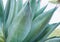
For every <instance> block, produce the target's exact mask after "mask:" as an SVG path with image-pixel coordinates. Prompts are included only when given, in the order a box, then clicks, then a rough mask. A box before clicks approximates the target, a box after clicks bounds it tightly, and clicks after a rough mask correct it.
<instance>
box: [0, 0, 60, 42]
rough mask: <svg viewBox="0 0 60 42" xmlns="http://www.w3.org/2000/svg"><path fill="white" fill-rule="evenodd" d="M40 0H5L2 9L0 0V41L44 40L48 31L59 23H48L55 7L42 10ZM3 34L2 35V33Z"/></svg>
mask: <svg viewBox="0 0 60 42" xmlns="http://www.w3.org/2000/svg"><path fill="white" fill-rule="evenodd" d="M39 7H40V0H37V1H36V0H27V1H26V2H25V3H24V4H23V0H17V1H16V0H7V4H6V7H5V9H4V6H3V2H2V0H0V27H1V29H0V35H1V36H0V42H45V41H46V39H47V37H48V36H49V35H50V33H51V32H52V31H53V30H54V29H55V28H56V27H57V26H58V25H59V24H60V23H54V24H49V21H50V19H51V17H52V15H53V13H54V12H55V10H56V9H57V7H54V8H52V9H50V10H48V11H44V10H45V9H46V7H47V5H46V6H44V7H42V8H40V9H39ZM2 34H3V35H2Z"/></svg>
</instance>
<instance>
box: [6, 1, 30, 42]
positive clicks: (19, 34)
mask: <svg viewBox="0 0 60 42" xmlns="http://www.w3.org/2000/svg"><path fill="white" fill-rule="evenodd" d="M30 29H31V14H30V7H29V2H27V3H26V4H25V6H24V7H23V8H22V9H21V11H20V12H19V14H18V15H16V17H15V18H14V20H13V21H12V24H11V26H10V27H9V29H8V37H7V40H6V42H22V41H23V40H24V39H25V37H26V36H27V35H28V33H29V31H30Z"/></svg>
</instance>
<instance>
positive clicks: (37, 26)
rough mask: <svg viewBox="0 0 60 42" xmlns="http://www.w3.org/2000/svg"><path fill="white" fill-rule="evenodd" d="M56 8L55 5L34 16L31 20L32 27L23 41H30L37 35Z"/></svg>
mask: <svg viewBox="0 0 60 42" xmlns="http://www.w3.org/2000/svg"><path fill="white" fill-rule="evenodd" d="M55 10H56V7H55V8H53V9H51V10H49V11H47V12H45V13H42V14H41V15H39V16H38V17H36V18H35V19H34V20H33V22H32V28H31V31H30V32H29V34H28V36H27V37H26V39H25V40H24V41H25V42H31V40H33V39H34V37H36V36H37V34H38V33H39V32H40V31H42V29H44V27H45V26H46V25H47V23H48V22H49V20H50V18H51V16H52V15H53V13H54V11H55Z"/></svg>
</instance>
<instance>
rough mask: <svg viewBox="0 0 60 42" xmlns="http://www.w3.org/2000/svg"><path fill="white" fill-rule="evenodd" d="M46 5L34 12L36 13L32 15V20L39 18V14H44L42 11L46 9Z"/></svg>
mask: <svg viewBox="0 0 60 42" xmlns="http://www.w3.org/2000/svg"><path fill="white" fill-rule="evenodd" d="M46 7H47V5H45V6H44V7H42V8H41V9H39V10H38V11H36V13H35V14H34V18H33V20H34V19H35V18H36V17H37V16H39V15H40V14H42V13H43V12H44V10H45V9H46Z"/></svg>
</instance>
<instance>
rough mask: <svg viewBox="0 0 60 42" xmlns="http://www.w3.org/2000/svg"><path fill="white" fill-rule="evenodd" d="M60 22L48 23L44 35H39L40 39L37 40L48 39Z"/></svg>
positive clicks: (42, 41) (41, 41)
mask: <svg viewBox="0 0 60 42" xmlns="http://www.w3.org/2000/svg"><path fill="white" fill-rule="evenodd" d="M59 24H60V23H54V24H51V25H48V26H47V27H46V29H45V30H44V31H43V33H42V34H43V35H40V36H39V37H40V38H39V37H38V39H37V40H39V39H40V42H44V41H45V40H46V39H47V37H48V36H49V35H50V34H51V33H52V32H53V30H55V28H56V27H57V26H58V25H59Z"/></svg>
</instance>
